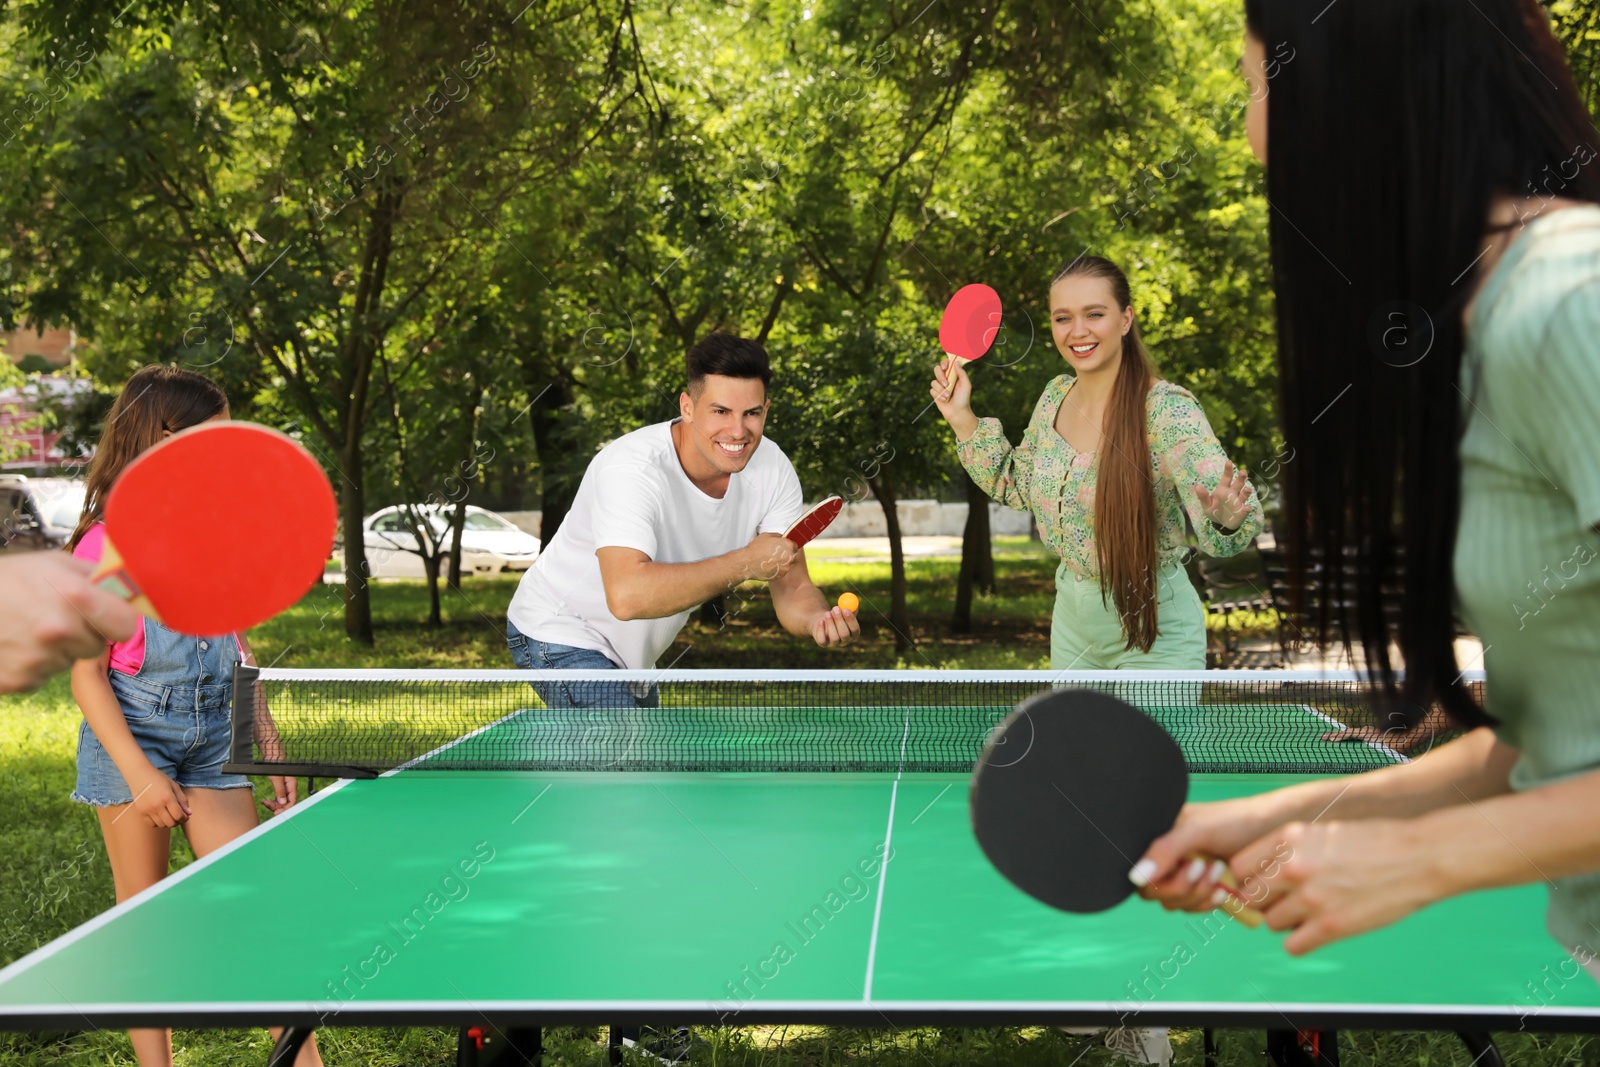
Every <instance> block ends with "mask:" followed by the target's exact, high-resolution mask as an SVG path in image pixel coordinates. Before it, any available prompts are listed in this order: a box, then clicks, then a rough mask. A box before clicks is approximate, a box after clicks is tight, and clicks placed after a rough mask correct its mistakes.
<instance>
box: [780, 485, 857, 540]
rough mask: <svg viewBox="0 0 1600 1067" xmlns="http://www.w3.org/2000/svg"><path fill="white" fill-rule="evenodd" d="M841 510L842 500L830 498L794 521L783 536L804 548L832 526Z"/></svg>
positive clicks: (842, 506)
mask: <svg viewBox="0 0 1600 1067" xmlns="http://www.w3.org/2000/svg"><path fill="white" fill-rule="evenodd" d="M843 509H844V500H843V499H841V498H840V497H836V496H830V497H828V498H827V499H826V500H824V501H823V502H822V503H820V504H818V505H816V506H815V507H813V508H811V509H809V510H808V511H807V512H806V513H805V514H804V515H802V516H800V517H799V518H798V519H796V520H795V522H794V524H793V525H792V526H790V527H789V528H788V529H787V530H785V531H783V536H785V537H787V538H788V539H789V540H791V541H793V542H794V543H795V544H796V545H799V546H800V547H801V548H804V547H805V546H806V545H807V544H809V543H810V542H811V541H812V540H813V539H814V538H815V537H816V536H817V535H818V534H820V533H822V531H823V530H826V529H827V528H828V527H829V526H832V525H833V520H834V519H837V518H838V517H839V512H840V511H842V510H843Z"/></svg>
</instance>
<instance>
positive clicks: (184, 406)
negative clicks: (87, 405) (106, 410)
mask: <svg viewBox="0 0 1600 1067" xmlns="http://www.w3.org/2000/svg"><path fill="white" fill-rule="evenodd" d="M226 410H228V397H227V394H225V393H224V392H223V391H222V389H221V387H219V386H218V385H217V383H215V382H213V381H212V380H211V379H210V378H207V377H205V376H203V375H199V374H196V373H194V371H188V370H183V369H182V368H179V367H163V366H153V367H144V368H141V369H140V370H138V371H136V372H134V375H133V377H131V378H129V379H128V384H127V385H125V386H123V388H122V395H121V396H118V397H117V399H116V402H115V403H114V404H112V405H111V413H110V414H109V415H107V416H106V425H105V429H104V430H102V431H101V433H100V443H99V444H98V445H96V446H95V450H94V459H93V460H91V461H90V463H89V475H88V477H87V478H86V479H85V480H84V500H83V514H82V515H81V516H79V518H78V525H77V528H76V529H74V530H73V531H72V540H70V541H68V542H67V551H68V552H70V551H72V550H73V549H74V548H77V547H78V542H79V541H82V540H83V535H84V534H86V533H88V532H89V528H90V527H91V526H93V525H94V524H95V523H97V522H99V521H100V518H101V516H103V515H104V514H105V508H106V494H107V493H109V492H110V491H111V486H112V484H113V483H115V482H116V480H117V478H118V477H119V476H120V475H121V474H122V472H123V471H124V470H125V469H127V466H128V464H130V463H132V462H133V461H134V459H135V458H136V457H137V456H138V455H139V453H141V452H143V451H144V450H145V449H147V448H149V447H150V446H151V445H154V444H157V443H159V442H160V441H161V437H162V434H163V433H164V432H171V433H177V432H178V431H179V430H187V429H188V428H189V427H191V426H198V425H200V423H202V422H205V421H206V420H207V419H210V418H214V417H216V416H217V415H220V414H222V413H223V412H224V411H226Z"/></svg>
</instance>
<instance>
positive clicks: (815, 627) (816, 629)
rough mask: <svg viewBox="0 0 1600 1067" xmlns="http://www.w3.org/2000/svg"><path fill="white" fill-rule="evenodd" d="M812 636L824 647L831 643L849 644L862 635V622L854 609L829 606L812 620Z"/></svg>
mask: <svg viewBox="0 0 1600 1067" xmlns="http://www.w3.org/2000/svg"><path fill="white" fill-rule="evenodd" d="M811 636H812V637H813V638H815V639H816V642H817V644H819V645H821V646H822V647H823V648H827V647H828V646H829V645H848V644H849V643H850V642H851V641H854V640H855V639H856V638H857V637H860V636H861V623H860V622H859V621H858V620H857V619H856V613H855V612H853V611H846V610H844V609H843V608H829V609H828V610H827V611H824V612H823V613H822V614H821V615H818V616H817V617H816V619H814V620H813V621H812V623H811Z"/></svg>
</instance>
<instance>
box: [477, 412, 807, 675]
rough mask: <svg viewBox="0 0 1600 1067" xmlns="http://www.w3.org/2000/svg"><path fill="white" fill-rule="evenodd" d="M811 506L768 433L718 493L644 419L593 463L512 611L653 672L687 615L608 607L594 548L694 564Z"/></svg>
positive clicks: (530, 626) (664, 426)
mask: <svg viewBox="0 0 1600 1067" xmlns="http://www.w3.org/2000/svg"><path fill="white" fill-rule="evenodd" d="M676 421H677V420H676V419H674V420H673V422H676ZM804 511H805V500H804V497H803V496H802V494H801V491H800V478H799V476H798V475H796V474H795V472H794V465H793V464H791V463H790V462H789V457H788V456H786V455H784V454H783V449H781V448H779V447H778V446H777V444H776V443H775V442H774V441H773V440H772V439H771V438H765V437H764V438H762V440H761V443H760V444H759V445H758V446H757V447H756V450H755V451H754V452H753V453H751V456H750V462H749V463H747V464H746V465H745V468H744V470H742V471H740V472H739V473H738V474H735V475H733V476H732V477H730V478H729V479H728V491H727V493H726V494H724V495H723V497H722V499H721V500H717V499H714V498H712V497H709V496H707V495H706V494H705V493H704V492H702V491H701V490H700V489H698V488H696V487H695V484H694V483H693V482H691V481H690V480H689V476H688V475H687V474H685V473H684V471H683V465H682V464H681V463H680V462H679V461H678V452H677V449H676V448H675V447H674V446H673V443H672V422H658V423H656V424H655V425H654V426H646V427H644V428H643V429H639V430H635V431H633V433H630V434H628V435H626V436H625V437H621V438H618V439H617V440H615V441H613V442H611V444H609V445H607V446H606V447H605V448H602V449H601V450H600V454H599V455H597V456H595V457H594V459H593V461H591V462H590V464H589V469H588V470H587V471H585V472H584V475H583V481H582V482H581V483H580V484H579V486H578V495H577V496H576V497H575V498H574V499H573V502H572V510H571V511H569V512H567V517H566V519H565V520H564V521H563V522H562V523H561V528H560V529H559V530H557V531H556V535H555V537H553V538H551V540H550V543H549V544H547V545H545V546H544V548H543V550H542V551H541V552H540V553H539V558H538V559H537V560H535V561H534V564H533V566H532V567H531V568H529V570H528V572H527V573H526V574H524V575H523V576H522V582H521V584H519V585H518V586H517V592H516V595H515V596H513V597H512V598H511V607H510V608H509V609H508V610H507V615H508V616H509V617H510V619H511V621H512V623H513V624H515V625H516V627H517V629H518V630H520V631H522V633H524V634H526V635H527V636H528V637H531V638H536V639H537V640H540V641H546V642H549V643H551V644H557V645H570V646H572V647H573V648H589V649H594V650H595V651H597V652H601V653H604V654H605V656H606V658H608V659H610V660H611V662H613V663H615V664H616V665H617V666H619V667H623V668H626V669H629V670H649V669H651V668H653V667H654V666H655V665H656V659H657V658H658V657H659V656H660V655H661V653H663V652H665V651H666V650H667V648H668V646H670V645H671V644H672V641H673V638H675V637H677V636H678V631H679V630H681V629H683V624H684V623H685V622H687V621H689V613H690V612H689V611H687V610H686V611H681V612H679V613H678V614H676V615H671V616H668V617H667V618H664V619H632V620H629V621H627V622H624V621H622V620H621V619H618V618H617V617H616V616H615V615H613V614H611V609H610V608H608V607H607V606H606V591H605V585H604V584H603V583H602V582H601V580H600V560H599V558H598V557H596V556H595V550H596V549H599V548H610V547H620V548H635V549H638V550H639V551H640V552H643V553H644V554H645V555H647V556H649V557H650V558H651V559H652V560H654V561H655V562H657V563H697V562H699V561H700V560H703V559H710V558H712V557H713V556H721V555H726V554H727V553H729V552H732V551H733V550H734V549H736V548H743V547H744V546H745V545H747V544H749V543H750V539H751V538H752V537H754V536H755V535H756V534H757V533H778V534H781V533H783V531H785V530H787V529H788V528H789V527H790V526H791V525H793V523H794V521H795V520H796V519H798V518H799V517H800V516H801V514H803V513H804ZM690 610H693V609H690Z"/></svg>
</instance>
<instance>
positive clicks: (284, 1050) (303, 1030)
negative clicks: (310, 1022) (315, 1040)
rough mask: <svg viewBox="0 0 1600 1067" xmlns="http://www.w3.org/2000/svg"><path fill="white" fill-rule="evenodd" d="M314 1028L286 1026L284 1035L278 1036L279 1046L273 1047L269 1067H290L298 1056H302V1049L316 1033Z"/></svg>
mask: <svg viewBox="0 0 1600 1067" xmlns="http://www.w3.org/2000/svg"><path fill="white" fill-rule="evenodd" d="M315 1029H316V1028H315V1027H312V1026H286V1027H284V1028H283V1033H281V1034H279V1035H278V1041H277V1044H275V1045H273V1046H272V1052H271V1053H270V1054H269V1055H268V1056H267V1067H290V1065H291V1064H293V1063H294V1059H295V1057H296V1056H298V1055H300V1048H301V1046H303V1045H304V1044H305V1043H306V1042H307V1041H309V1040H311V1035H312V1033H313V1032H314V1031H315Z"/></svg>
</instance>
